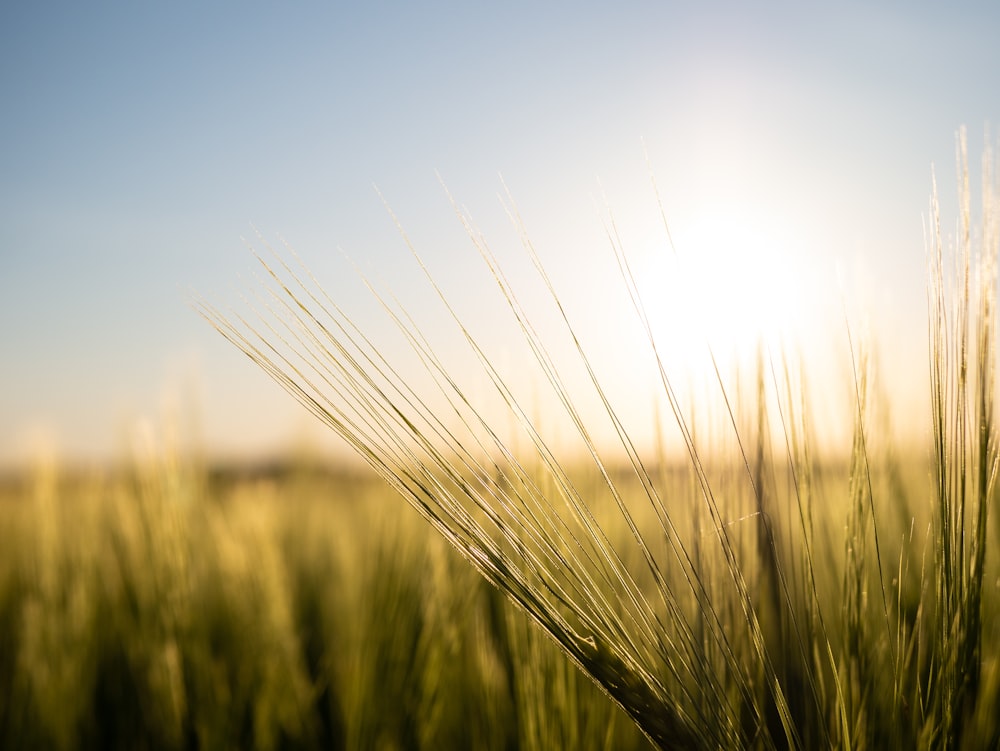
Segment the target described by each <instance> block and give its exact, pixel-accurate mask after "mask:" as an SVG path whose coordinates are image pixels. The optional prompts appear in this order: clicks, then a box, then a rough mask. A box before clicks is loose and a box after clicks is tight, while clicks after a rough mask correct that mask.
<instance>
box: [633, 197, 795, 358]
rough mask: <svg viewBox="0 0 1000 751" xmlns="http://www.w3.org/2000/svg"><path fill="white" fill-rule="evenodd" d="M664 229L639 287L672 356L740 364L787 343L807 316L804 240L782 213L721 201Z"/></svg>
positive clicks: (643, 256) (648, 250)
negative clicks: (741, 207) (723, 204)
mask: <svg viewBox="0 0 1000 751" xmlns="http://www.w3.org/2000/svg"><path fill="white" fill-rule="evenodd" d="M672 237H673V247H672V248H671V246H670V243H669V242H668V241H667V239H666V237H665V233H662V235H661V237H659V238H658V239H657V240H655V241H650V242H649V243H648V244H647V245H646V247H644V248H643V250H642V252H641V253H640V254H639V258H638V261H637V263H636V268H637V274H636V276H637V280H636V281H637V286H638V288H639V293H640V295H641V298H642V302H643V305H644V308H645V310H646V313H647V315H648V317H649V321H650V325H651V327H652V329H653V333H654V336H656V337H657V339H658V340H659V342H660V345H661V349H662V350H663V353H664V354H666V355H668V359H670V360H672V361H679V360H681V361H682V360H684V359H694V360H699V359H700V360H704V359H705V355H706V354H707V353H708V352H709V350H710V351H711V353H712V354H713V356H714V357H715V358H716V360H717V361H718V362H719V363H733V362H739V361H740V360H742V359H744V358H746V357H747V356H751V355H754V354H755V353H756V351H757V350H758V349H759V348H760V347H761V346H764V347H765V348H772V349H773V348H778V347H784V346H789V345H790V344H791V342H792V341H793V340H794V339H795V338H796V336H797V335H798V333H800V332H801V331H803V330H805V329H804V326H805V324H806V319H807V318H809V314H808V305H807V299H806V297H807V296H806V294H805V293H804V290H805V289H806V285H805V280H804V279H803V276H804V272H805V268H804V267H805V264H804V263H803V261H804V258H805V255H804V248H803V247H802V238H801V236H799V235H798V233H796V232H794V227H793V226H792V225H790V224H789V223H788V222H787V221H783V220H781V219H780V218H774V217H766V216H762V215H761V214H760V213H758V212H753V211H748V210H739V209H737V208H734V207H719V208H717V209H716V210H708V211H705V212H703V213H700V214H697V215H694V216H692V217H690V218H689V219H687V220H686V221H681V222H679V223H678V224H677V226H676V227H675V228H672Z"/></svg>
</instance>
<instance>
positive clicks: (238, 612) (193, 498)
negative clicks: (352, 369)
mask: <svg viewBox="0 0 1000 751" xmlns="http://www.w3.org/2000/svg"><path fill="white" fill-rule="evenodd" d="M0 541H2V542H0V747H2V748H5V749H19V748H23V749H39V748H53V749H71V748H122V749H137V748H163V749H171V748H204V749H209V748H211V749H223V748H233V749H237V748H240V749H250V748H260V749H272V748H300V749H305V748H428V749H430V748H484V749H487V748H488V749H493V748H495V749H507V748H615V749H628V748H645V747H647V746H646V741H645V739H644V738H643V736H642V735H641V733H639V731H638V730H636V729H635V728H634V726H633V725H632V723H631V722H630V721H629V719H628V718H627V717H626V716H625V715H624V714H623V713H622V712H621V711H620V710H619V709H618V707H617V706H615V705H614V704H612V703H611V702H610V701H608V699H607V698H606V697H605V696H604V695H603V694H601V693H600V691H599V690H598V689H597V688H596V687H595V686H594V685H593V683H592V682H591V681H590V680H589V679H587V678H585V677H584V676H583V675H582V674H581V673H580V672H579V671H578V670H577V669H576V668H575V667H574V666H572V665H571V664H570V663H569V662H568V661H567V660H566V659H565V658H564V657H563V656H562V655H561V654H560V653H559V652H558V650H557V649H556V648H555V647H554V645H553V644H551V643H550V641H549V639H548V638H547V637H545V636H544V635H543V634H542V633H541V632H540V631H539V630H538V629H536V628H533V627H529V626H528V624H527V622H526V619H525V618H524V616H523V615H521V614H519V613H516V612H514V611H513V609H512V608H511V607H510V606H509V605H508V604H507V603H506V602H505V601H504V599H503V598H502V596H501V595H500V594H499V593H498V592H497V591H496V590H495V589H493V588H492V587H491V586H489V585H488V584H486V583H485V582H484V581H483V580H482V579H481V578H480V577H479V576H478V575H477V574H476V573H475V572H474V571H473V570H472V569H471V568H470V567H469V566H468V565H467V564H465V562H464V561H462V560H461V559H460V558H459V557H458V556H457V555H456V554H455V553H454V552H453V551H451V550H450V549H448V548H447V546H446V545H445V544H444V543H443V542H442V541H441V540H440V539H438V538H437V537H436V536H434V535H432V534H431V530H430V529H429V528H427V526H426V525H425V524H423V523H422V521H421V520H420V519H419V518H418V517H417V516H416V514H414V513H412V512H411V511H410V509H408V508H406V507H405V506H404V504H403V503H402V501H401V500H400V499H399V498H398V497H395V494H393V493H392V492H390V491H388V490H387V489H386V488H385V486H384V484H383V483H382V482H381V481H379V480H373V479H362V478H359V477H349V476H344V477H337V476H331V475H328V474H326V473H319V472H305V471H300V472H297V473H296V472H291V473H284V472H280V473H267V474H262V475H261V476H258V477H252V476H247V475H243V476H229V475H226V474H218V473H216V474H214V475H211V474H210V473H208V472H205V471H203V470H197V469H194V468H191V467H185V466H177V465H176V464H169V463H167V462H166V461H164V462H162V463H159V464H157V465H155V466H146V467H143V468H132V469H130V470H127V471H125V470H123V471H120V472H115V473H113V474H110V475H104V476H89V477H82V476H76V477H60V476H59V475H58V474H57V471H56V469H55V468H48V469H45V470H42V469H40V470H38V471H37V472H35V473H34V475H33V476H32V477H30V478H27V479H26V480H25V481H23V482H22V481H18V482H9V483H8V484H7V485H6V486H5V487H4V490H3V494H2V499H0Z"/></svg>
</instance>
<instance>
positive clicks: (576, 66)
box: [0, 0, 1000, 465]
mask: <svg viewBox="0 0 1000 751" xmlns="http://www.w3.org/2000/svg"><path fill="white" fill-rule="evenodd" d="M998 33H1000V6H997V4H995V3H987V2H983V3H952V4H947V6H946V5H945V4H942V3H902V2H899V3H872V2H841V3H824V4H817V3H794V4H793V3H767V2H765V3H753V4H749V3H712V2H705V3H671V2H661V3H642V2H629V1H627V0H626V1H624V2H620V3H590V2H574V3H569V2H556V3H545V2H518V1H517V0H513V1H511V2H506V3H493V4H481V3H468V2H465V3H441V2H438V3H388V2H373V3H363V4H362V3H351V4H347V3H312V2H295V3H282V4H278V3H259V2H240V3H230V2H223V1H221V0H220V1H216V2H207V3H185V2H176V3H103V2H96V3H86V4H79V3H58V2H52V3H5V4H3V6H2V8H0V102H2V111H3V115H2V117H0V353H2V368H0V465H10V464H16V463H20V462H24V461H29V460H31V459H32V458H33V457H34V456H35V455H36V454H38V453H39V452H42V451H51V452H55V453H56V454H57V455H58V456H59V457H61V458H64V459H66V460H76V461H103V460H106V459H109V458H114V457H116V456H120V455H122V453H123V452H128V451H129V450H131V447H133V446H134V445H135V444H136V442H142V441H147V442H150V443H153V444H157V445H160V444H163V445H168V444H170V443H171V442H177V441H179V442H182V443H183V442H188V443H192V445H196V446H197V447H198V449H199V450H201V451H204V452H206V453H208V454H210V455H212V456H220V457H221V456H227V457H231V456H252V457H261V456H267V455H270V454H274V453H280V452H282V451H286V450H288V449H289V447H292V446H295V445H297V444H298V443H302V442H309V441H323V440H325V439H323V438H322V435H323V432H322V430H321V429H320V428H319V426H317V425H313V423H312V421H311V418H309V417H308V416H307V415H306V414H305V413H304V411H302V410H301V409H300V408H299V407H298V406H297V405H295V404H294V403H293V402H292V400H291V399H289V398H288V397H287V395H285V394H284V393H283V392H282V391H281V390H280V389H279V388H277V387H276V386H275V385H274V384H272V383H271V382H270V381H269V380H268V379H267V377H266V376H265V375H264V374H262V373H260V372H258V371H257V370H256V369H254V368H253V367H252V365H251V364H250V363H249V362H248V361H247V360H246V358H244V357H243V356H242V355H241V354H240V353H239V352H237V351H236V350H235V348H233V347H231V346H230V345H229V344H227V343H226V342H225V341H224V340H223V339H222V338H221V337H219V336H218V334H217V333H215V332H214V331H213V330H212V329H211V328H210V327H209V326H208V325H207V324H206V323H205V321H203V320H202V319H201V318H200V317H199V316H198V315H197V313H196V312H195V311H194V310H193V308H192V306H191V301H192V299H193V298H194V297H195V296H202V297H204V298H205V299H208V300H209V301H211V302H213V303H215V304H218V305H220V306H222V307H226V306H229V305H232V306H234V307H235V308H237V309H239V306H240V304H241V302H240V295H241V294H242V293H243V292H244V291H245V290H247V289H252V287H253V284H254V281H253V279H254V277H253V274H254V273H255V271H254V269H255V265H254V263H255V262H254V261H253V258H252V256H251V254H250V253H249V252H248V250H247V244H248V242H249V243H250V244H253V245H255V246H256V247H262V242H267V243H272V244H279V243H280V242H282V241H287V242H288V243H289V244H290V245H291V246H292V247H294V249H295V251H296V253H297V254H298V255H299V256H300V257H301V258H302V259H303V260H304V261H305V262H306V263H307V264H308V265H309V266H310V268H312V269H313V271H314V272H315V273H316V275H317V277H318V278H319V279H321V280H322V282H323V284H324V287H325V288H326V289H327V291H328V292H329V293H330V294H331V296H333V297H334V298H336V299H337V300H338V302H343V304H344V305H345V307H347V308H348V309H350V310H352V311H356V313H354V315H355V316H356V320H357V321H358V322H359V323H360V324H362V326H363V327H365V328H366V330H371V331H373V332H381V331H383V330H384V327H385V323H384V320H383V319H382V318H381V317H379V316H378V311H377V310H375V309H374V307H373V306H372V304H371V300H370V299H369V298H368V297H367V295H368V293H367V292H366V290H365V288H364V286H363V284H360V283H359V280H358V278H357V275H356V274H355V273H354V271H353V270H352V265H351V263H352V262H353V263H355V264H357V265H358V266H359V267H360V268H362V269H363V270H364V271H365V273H366V274H370V275H371V276H372V277H373V278H377V279H378V280H379V283H380V284H384V285H385V286H386V288H388V289H391V290H393V291H394V292H396V293H398V294H399V295H400V297H401V298H402V299H403V301H404V302H405V303H406V304H407V305H408V307H409V309H410V310H413V311H416V312H417V313H418V314H419V313H421V312H422V311H427V312H426V315H427V316H428V320H427V325H428V326H429V327H430V328H432V329H434V330H436V327H438V326H439V325H443V324H442V323H441V321H439V320H438V319H437V318H435V317H434V316H435V315H436V314H435V313H433V312H432V311H433V306H432V305H431V302H430V300H431V298H432V295H431V294H429V292H428V290H427V288H426V286H423V285H421V284H419V283H418V282H419V276H420V275H419V273H418V271H417V270H416V267H415V266H414V263H413V260H412V258H411V257H410V256H409V255H408V251H407V249H406V246H405V243H404V242H403V241H402V239H401V238H400V235H399V233H398V231H397V228H396V225H395V221H394V219H393V218H392V217H391V216H390V215H389V213H388V212H387V210H386V206H387V205H388V206H389V207H390V208H391V210H392V211H393V212H394V214H395V216H396V217H398V220H399V222H400V224H401V225H402V226H403V227H404V228H405V230H406V232H407V234H408V236H409V237H410V238H411V240H412V241H413V243H414V245H415V246H416V247H417V248H418V250H419V252H420V253H421V256H422V257H423V258H424V259H425V261H427V263H428V266H429V267H430V268H431V269H432V271H433V273H434V274H435V277H436V278H437V279H438V280H439V281H440V282H441V284H442V286H443V287H444V288H445V289H446V290H450V294H452V295H453V296H454V300H455V302H456V306H457V307H458V309H460V310H463V311H465V312H464V313H463V316H467V318H466V319H465V320H467V321H469V322H472V323H474V324H477V325H478V326H479V327H480V329H481V330H482V331H483V336H484V337H485V338H486V339H487V340H489V341H490V342H491V343H492V344H493V345H495V346H496V347H497V348H498V351H499V352H500V354H499V355H498V357H499V358H500V359H503V358H504V357H506V358H507V361H508V364H507V367H508V368H509V370H510V372H511V373H517V372H518V371H519V365H518V360H517V357H518V355H516V353H517V352H518V350H517V348H516V346H515V345H508V344H506V343H505V341H504V338H503V337H504V336H505V335H506V334H504V333H502V332H503V331H505V330H506V329H504V328H503V326H502V325H501V323H499V321H500V320H501V319H502V318H503V311H502V310H501V309H499V308H496V306H495V305H494V303H495V300H493V297H495V294H494V290H495V286H492V284H491V280H490V279H489V277H488V276H486V275H485V274H484V273H483V269H482V264H481V263H479V262H478V261H477V258H476V256H475V250H474V249H473V248H472V246H471V244H470V243H469V241H468V240H467V239H466V238H465V236H464V234H463V229H462V226H461V223H460V222H459V221H458V220H457V218H456V216H455V212H454V210H453V208H452V203H451V199H450V198H449V194H450V196H453V197H454V200H455V201H456V202H457V203H458V204H460V205H462V206H464V207H465V208H466V209H467V210H468V211H469V213H470V214H471V215H472V216H473V217H474V219H475V222H476V226H477V227H478V228H479V229H480V230H481V231H482V232H483V233H484V235H485V236H486V237H488V238H490V239H491V241H493V240H495V242H496V247H497V249H498V253H499V254H500V255H501V257H502V259H504V261H505V263H509V264H510V265H511V268H512V269H513V270H514V271H513V272H512V273H513V278H514V279H515V281H516V282H518V283H520V284H523V285H524V287H523V288H524V289H525V290H526V292H525V294H526V295H528V297H529V298H530V299H534V298H533V297H532V294H533V293H532V291H531V290H532V289H534V288H533V287H532V284H534V283H535V282H533V281H532V279H531V278H530V275H529V274H528V273H527V271H526V270H525V269H523V268H522V267H524V266H525V264H524V257H523V254H520V255H518V252H517V242H516V240H517V235H516V232H514V231H513V230H512V228H511V225H510V222H509V221H508V219H507V217H506V214H505V212H504V208H503V205H502V203H501V201H500V200H499V199H498V195H505V191H507V190H509V192H510V195H511V196H512V197H513V199H514V201H516V204H517V207H518V210H519V211H520V213H521V216H522V218H523V219H524V223H525V226H526V228H527V230H528V231H529V233H530V235H531V238H532V241H533V243H534V244H535V246H536V247H537V248H538V251H539V254H540V256H541V257H542V258H543V260H544V261H545V263H546V264H547V265H548V267H549V268H550V269H551V271H552V274H553V277H554V279H555V280H556V281H557V282H558V284H559V286H560V290H561V291H560V299H562V300H564V301H565V303H566V305H567V308H568V309H569V310H570V311H571V312H572V313H573V315H574V316H575V317H574V320H576V321H579V325H580V329H581V330H582V331H586V332H588V337H589V338H588V341H587V345H588V346H589V347H593V349H594V351H595V352H598V353H603V357H598V358H597V359H598V360H599V361H601V362H603V363H605V364H606V368H607V373H606V375H604V377H606V378H607V379H608V380H609V382H613V383H615V384H617V385H618V386H619V387H620V389H621V391H622V393H624V394H626V395H629V396H630V398H633V399H634V400H635V405H637V406H636V410H637V414H639V415H642V414H646V415H647V416H648V414H649V412H650V409H649V405H650V404H651V403H652V401H653V400H654V398H655V397H654V396H652V391H651V390H650V389H652V387H648V388H647V384H646V383H645V381H642V380H640V379H639V377H638V376H636V375H635V373H634V371H633V369H632V365H625V364H624V363H625V362H626V361H627V358H624V356H622V355H620V354H619V352H618V350H617V349H616V348H619V347H621V346H622V344H623V343H631V342H632V341H633V340H632V339H631V338H630V337H632V336H633V334H627V333H623V331H625V330H626V329H628V325H629V324H628V323H627V322H626V321H625V314H624V313H622V303H621V299H620V297H621V296H620V294H619V293H620V284H618V283H617V282H616V280H615V278H614V271H613V268H614V267H613V266H612V265H609V264H613V262H614V257H613V253H612V251H611V250H610V246H609V244H608V240H607V236H606V234H605V227H606V225H607V222H608V219H607V217H608V216H609V213H610V215H611V216H613V217H614V222H615V226H616V227H617V228H618V229H619V231H620V232H621V236H622V241H623V244H624V245H625V249H626V252H627V253H629V254H630V255H629V257H630V258H631V259H632V262H633V263H634V264H635V268H636V269H637V272H638V274H639V276H640V278H641V279H642V280H643V281H642V284H643V285H645V286H646V287H648V289H649V291H648V292H647V293H646V295H645V297H646V299H647V300H648V301H649V308H650V310H651V311H652V312H653V316H654V317H655V318H657V319H658V320H660V321H661V323H662V326H663V328H664V330H665V331H668V333H667V334H665V335H664V336H665V337H666V339H667V341H669V342H672V346H673V347H674V349H671V350H669V351H670V352H671V366H672V367H676V368H677V372H678V373H679V374H680V373H687V375H678V378H679V379H680V380H682V381H683V382H684V383H686V384H688V385H689V386H690V387H691V390H692V393H694V392H695V391H697V390H698V388H699V379H701V378H702V376H701V375H698V373H699V372H701V371H698V370H697V368H695V367H694V366H693V365H691V362H693V359H692V358H694V355H691V354H689V353H690V352H693V351H694V350H695V349H697V343H694V344H692V343H691V341H689V340H691V339H697V340H699V341H700V340H704V339H709V338H711V339H712V341H713V344H712V346H713V348H715V350H716V351H717V352H718V353H720V359H722V360H723V362H727V361H726V360H725V357H726V354H725V353H727V352H728V351H730V350H732V351H736V350H740V349H746V346H747V343H748V342H750V341H751V340H756V339H758V338H761V337H762V336H763V337H771V336H776V337H782V341H788V340H794V341H800V342H802V343H801V344H796V345H795V346H801V348H802V350H803V351H807V350H808V351H810V352H812V353H813V354H815V355H816V357H817V358H819V360H821V361H823V362H825V363H826V365H825V367H826V369H827V370H828V371H829V372H831V373H834V372H835V373H837V374H838V378H839V380H838V379H831V381H830V382H829V383H827V382H825V381H823V380H819V381H817V383H816V389H817V390H818V391H820V392H824V391H825V390H829V391H830V392H831V393H832V392H833V391H835V390H836V389H839V388H842V383H843V380H844V379H843V378H842V376H843V368H844V367H845V362H849V352H850V349H849V346H848V345H847V344H846V326H845V324H844V321H845V317H846V318H847V319H848V320H850V321H852V322H854V323H852V326H854V325H855V324H856V326H857V330H858V331H864V330H869V329H870V330H874V331H875V332H876V334H875V335H874V336H873V339H874V340H875V341H877V342H878V347H879V351H880V355H881V357H882V359H881V360H880V367H881V371H880V372H882V373H883V374H884V381H885V383H887V384H889V386H888V389H889V390H890V391H893V392H894V393H897V394H900V395H902V397H901V398H903V399H904V401H905V399H910V398H913V399H916V398H919V395H920V393H921V389H925V388H926V372H927V368H926V364H925V363H926V359H925V358H926V353H925V348H926V344H925V342H926V333H925V331H926V323H925V322H926V312H925V305H926V304H925V299H926V293H925V268H926V267H925V245H924V222H925V221H926V217H927V210H928V209H927V207H928V199H929V195H930V190H931V170H932V166H933V168H934V170H935V173H936V175H937V180H938V183H939V185H940V187H941V200H942V205H943V208H944V214H945V217H946V221H950V222H953V221H954V220H953V219H950V220H949V219H947V217H949V213H948V212H949V211H951V212H953V211H954V206H955V189H954V185H955V137H956V132H957V131H958V129H959V128H960V127H961V126H963V125H964V126H967V127H968V132H969V151H970V158H971V159H972V160H973V161H976V160H978V158H979V155H980V154H981V152H982V148H983V144H984V129H985V128H986V127H987V126H989V125H990V124H992V125H993V127H994V128H998V129H1000V86H998V85H997V80H998V75H1000V45H997V44H996V39H997V35H998ZM650 173H652V174H653V175H654V177H655V181H656V191H654V189H653V187H652V183H651V180H650ZM657 192H658V194H659V198H660V200H661V201H662V206H663V212H664V215H665V216H666V218H667V222H668V225H669V227H670V232H671V236H672V237H673V240H674V245H675V246H676V249H677V253H678V254H679V255H678V257H680V258H684V259H686V260H684V261H683V262H680V261H678V264H679V265H680V266H683V267H684V271H683V275H681V276H679V275H678V274H679V273H680V272H678V271H677V270H676V269H674V270H671V268H668V267H669V264H670V263H671V261H670V259H671V258H673V256H669V254H668V253H667V250H666V249H667V244H666V240H665V232H664V231H663V224H662V221H661V218H660V213H659V208H658V206H657V198H656V195H657ZM949 226H951V225H950V224H949V225H947V226H946V230H947V229H948V227H949ZM258 233H259V237H258ZM345 255H346V256H347V257H349V258H350V259H351V261H345ZM664 258H667V260H666V261H665V260H664ZM609 269H610V272H609ZM609 273H610V276H609ZM661 276H666V277H668V278H667V279H666V280H664V281H663V282H662V284H661V282H660V281H657V280H659V279H660V277H661ZM535 281H537V280H535ZM539 299H540V300H541V296H540V297H539ZM487 301H492V302H487ZM539 304H540V305H542V304H544V300H541V301H540V302H539ZM491 306H492V307H491ZM491 311H492V312H491ZM539 315H542V314H539ZM417 317H419V315H418V316H417ZM866 327H867V328H866ZM779 329H780V330H781V331H780V333H775V332H777V331H778V330H779ZM852 330H853V329H852ZM669 331H672V332H673V333H672V334H671V333H669ZM671 336H673V337H674V338H673V339H671V338H670V337H671ZM795 337H798V339H795ZM387 346H389V345H387ZM508 346H509V347H510V349H507V347H508ZM882 350H884V352H882ZM504 353H507V354H504ZM845 353H847V355H846V359H845ZM401 356H404V357H405V355H401ZM734 357H735V356H734ZM921 358H924V359H923V360H921ZM734 362H735V360H734ZM647 364H648V363H647ZM727 367H729V365H727ZM470 377H473V376H470ZM685 379H686V380H685ZM640 383H641V384H642V386H641V387H639V386H637V384H640ZM692 384H693V385H692ZM837 384H841V385H837ZM543 401H544V399H543ZM917 412H918V413H919V409H918V410H917ZM926 422H927V423H928V424H929V420H927V421H926ZM317 436H319V437H317Z"/></svg>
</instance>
